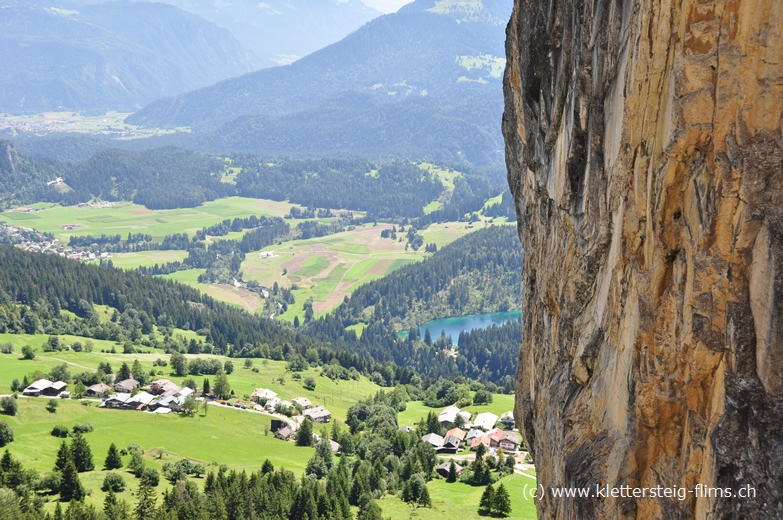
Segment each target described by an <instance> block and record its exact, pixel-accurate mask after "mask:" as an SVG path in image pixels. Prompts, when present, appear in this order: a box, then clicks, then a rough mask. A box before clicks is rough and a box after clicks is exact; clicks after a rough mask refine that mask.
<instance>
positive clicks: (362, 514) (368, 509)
mask: <svg viewBox="0 0 783 520" xmlns="http://www.w3.org/2000/svg"><path fill="white" fill-rule="evenodd" d="M382 513H383V512H382V511H381V508H380V506H379V505H378V504H377V503H376V502H375V500H368V501H367V502H366V503H365V504H364V505H363V506H362V507H361V509H359V514H358V515H357V516H356V519H357V520H382V519H383V514H382Z"/></svg>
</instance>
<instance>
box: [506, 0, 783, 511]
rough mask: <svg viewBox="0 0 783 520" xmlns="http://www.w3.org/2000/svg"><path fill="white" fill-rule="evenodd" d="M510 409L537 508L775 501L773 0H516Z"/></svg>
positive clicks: (778, 284)
mask: <svg viewBox="0 0 783 520" xmlns="http://www.w3.org/2000/svg"><path fill="white" fill-rule="evenodd" d="M506 45H507V55H508V62H507V68H506V73H505V80H504V89H505V97H506V110H505V114H504V119H503V131H504V135H505V138H506V161H507V165H508V180H509V185H510V187H511V190H512V193H513V194H514V196H515V199H516V207H517V214H518V223H519V235H520V239H521V240H522V244H523V247H524V250H525V263H524V267H523V277H524V288H523V291H524V294H523V305H524V327H523V338H522V346H521V351H520V357H519V370H518V374H517V405H516V410H515V415H516V420H517V424H518V426H519V427H520V429H521V431H523V433H524V435H525V438H526V440H527V442H528V444H529V446H530V447H531V449H532V451H533V453H534V458H535V462H536V466H537V469H538V476H539V482H540V483H541V484H542V485H543V486H544V488H545V489H546V488H548V487H549V486H592V487H594V486H595V485H596V484H599V485H605V484H609V485H610V486H620V485H629V486H639V487H642V486H647V487H654V486H657V485H661V486H683V487H685V488H687V489H688V490H693V489H694V487H695V486H696V485H697V484H703V485H706V486H709V487H721V488H734V489H738V488H740V487H741V486H745V485H750V486H752V487H754V488H755V490H756V494H757V495H756V498H755V499H745V500H740V499H736V498H733V499H729V498H705V497H697V496H696V495H695V494H690V493H689V494H688V496H687V497H686V498H685V500H676V499H675V500H668V499H660V500H659V499H634V498H617V499H570V500H569V499H553V498H552V497H551V495H550V494H549V492H548V491H547V494H546V496H545V498H544V499H543V500H541V501H540V502H539V516H540V518H567V519H575V520H581V519H588V518H638V519H655V518H694V517H695V518H708V519H717V518H737V519H746V518H748V519H750V518H763V519H768V518H769V519H771V518H783V370H782V367H783V318H782V315H783V130H782V129H781V126H782V125H783V2H782V1H780V0H589V1H588V0H515V7H514V12H513V15H512V18H511V21H510V23H509V25H508V29H507V43H506Z"/></svg>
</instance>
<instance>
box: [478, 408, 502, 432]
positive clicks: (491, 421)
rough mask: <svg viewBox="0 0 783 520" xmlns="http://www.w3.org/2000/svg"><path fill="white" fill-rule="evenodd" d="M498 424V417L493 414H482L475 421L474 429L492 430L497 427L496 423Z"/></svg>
mask: <svg viewBox="0 0 783 520" xmlns="http://www.w3.org/2000/svg"><path fill="white" fill-rule="evenodd" d="M497 422H498V416H497V415H495V414H494V413H491V412H484V413H480V414H478V415H477V416H476V418H475V419H474V420H473V427H474V428H481V429H482V430H491V429H492V428H494V427H495V423H497Z"/></svg>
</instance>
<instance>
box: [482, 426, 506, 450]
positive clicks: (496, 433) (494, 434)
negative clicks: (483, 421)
mask: <svg viewBox="0 0 783 520" xmlns="http://www.w3.org/2000/svg"><path fill="white" fill-rule="evenodd" d="M505 434H506V432H504V431H503V430H500V429H497V428H496V429H494V430H490V431H488V432H487V438H488V439H489V446H490V448H499V447H500V439H502V438H503V436H504V435H505Z"/></svg>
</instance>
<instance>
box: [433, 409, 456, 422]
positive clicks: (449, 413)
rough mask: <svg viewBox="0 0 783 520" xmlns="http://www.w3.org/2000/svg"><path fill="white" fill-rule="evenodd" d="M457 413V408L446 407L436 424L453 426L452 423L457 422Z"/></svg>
mask: <svg viewBox="0 0 783 520" xmlns="http://www.w3.org/2000/svg"><path fill="white" fill-rule="evenodd" d="M458 413H459V408H457V407H456V406H449V407H446V408H444V409H443V411H442V412H440V414H439V415H438V422H440V423H448V424H454V421H456V420H457V414H458Z"/></svg>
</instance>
